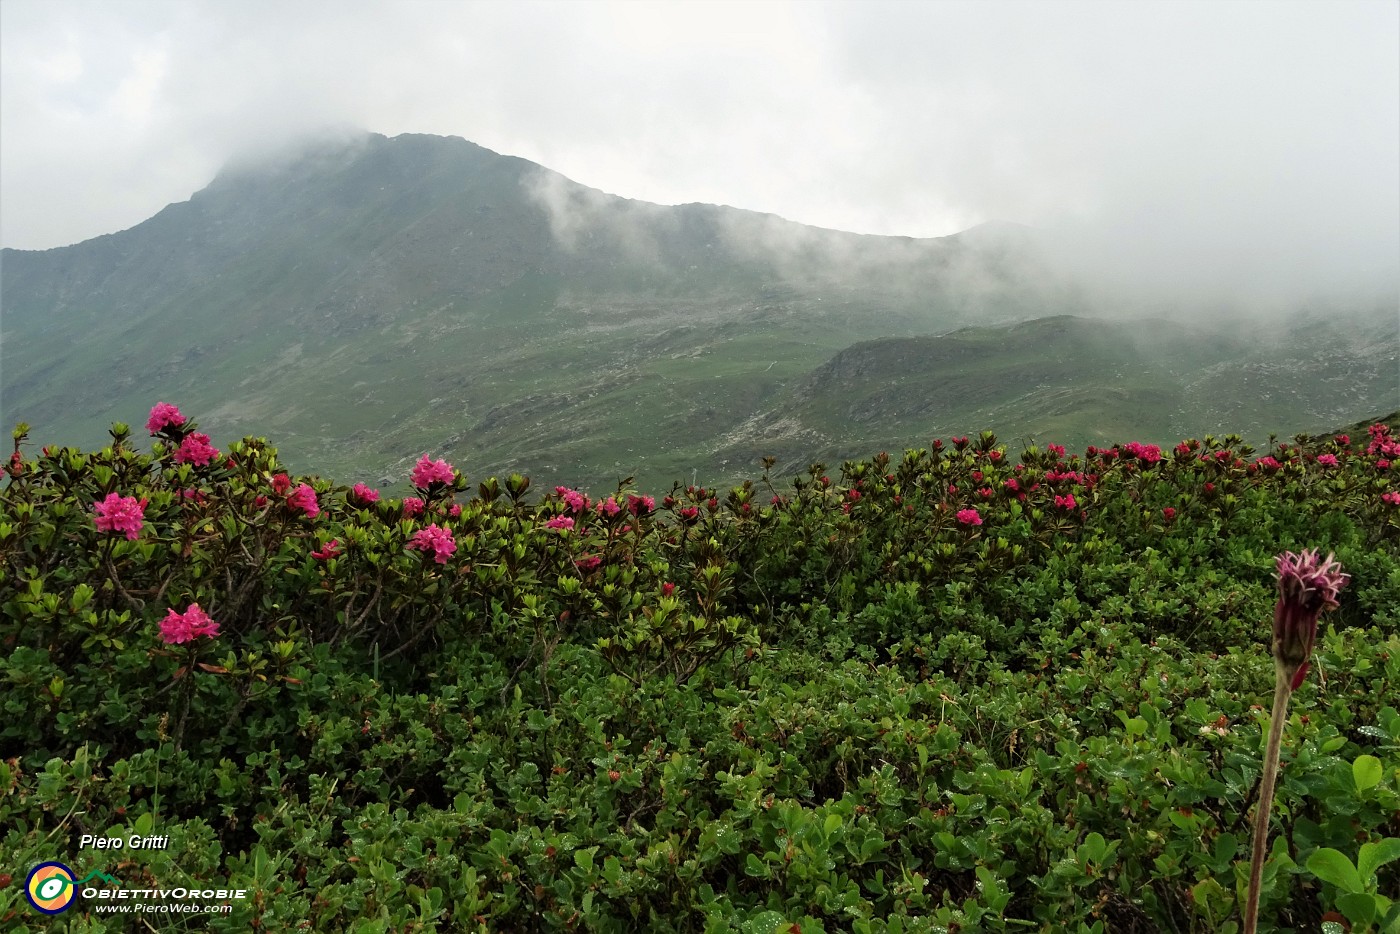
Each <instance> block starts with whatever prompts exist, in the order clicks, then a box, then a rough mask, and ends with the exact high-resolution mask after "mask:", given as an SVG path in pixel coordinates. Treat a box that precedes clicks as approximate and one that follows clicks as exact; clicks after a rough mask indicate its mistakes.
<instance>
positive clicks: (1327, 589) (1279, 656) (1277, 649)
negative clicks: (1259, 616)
mask: <svg viewBox="0 0 1400 934" xmlns="http://www.w3.org/2000/svg"><path fill="white" fill-rule="evenodd" d="M1275 564H1276V566H1277V568H1278V603H1277V604H1276V605H1275V606H1274V641H1273V653H1274V659H1275V661H1276V662H1277V663H1278V664H1279V665H1280V666H1281V668H1282V670H1283V672H1284V674H1286V675H1290V676H1291V678H1292V680H1291V681H1290V682H1289V687H1290V689H1291V690H1294V691H1296V690H1298V686H1299V685H1300V684H1302V683H1303V679H1304V678H1305V677H1307V674H1308V665H1309V663H1310V659H1311V658H1312V650H1313V642H1314V641H1315V640H1316V638H1317V618H1318V616H1320V615H1322V612H1323V611H1324V610H1335V609H1336V608H1337V594H1338V593H1339V592H1340V591H1341V589H1342V588H1343V587H1345V586H1346V585H1347V582H1348V581H1350V580H1351V578H1350V577H1349V576H1348V575H1346V574H1343V573H1342V566H1341V565H1340V564H1338V563H1337V562H1336V561H1335V560H1333V558H1332V555H1331V553H1330V552H1329V553H1328V555H1327V557H1326V558H1319V557H1318V553H1317V551H1316V550H1315V549H1309V550H1308V551H1304V552H1301V553H1299V554H1294V553H1293V552H1291V551H1285V552H1284V553H1283V554H1281V555H1279V556H1278V558H1277V559H1275Z"/></svg>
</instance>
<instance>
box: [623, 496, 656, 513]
mask: <svg viewBox="0 0 1400 934" xmlns="http://www.w3.org/2000/svg"><path fill="white" fill-rule="evenodd" d="M655 508H656V500H655V499H654V498H652V497H650V496H631V495H629V496H628V497H627V511H628V512H630V513H632V515H634V516H640V515H644V514H646V513H649V512H651V511H652V510H654V509H655Z"/></svg>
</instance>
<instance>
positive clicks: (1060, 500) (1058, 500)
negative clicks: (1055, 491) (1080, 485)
mask: <svg viewBox="0 0 1400 934" xmlns="http://www.w3.org/2000/svg"><path fill="white" fill-rule="evenodd" d="M1055 505H1056V506H1059V507H1060V508H1062V509H1073V508H1074V507H1075V506H1076V505H1077V504H1076V503H1075V501H1074V494H1073V493H1069V494H1067V495H1065V496H1056V497H1055Z"/></svg>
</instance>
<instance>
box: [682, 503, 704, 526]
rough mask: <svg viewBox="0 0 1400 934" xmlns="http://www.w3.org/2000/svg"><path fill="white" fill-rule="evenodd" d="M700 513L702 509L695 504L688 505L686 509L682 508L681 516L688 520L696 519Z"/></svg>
mask: <svg viewBox="0 0 1400 934" xmlns="http://www.w3.org/2000/svg"><path fill="white" fill-rule="evenodd" d="M699 515H700V510H699V509H697V508H695V507H694V506H686V507H685V508H684V509H682V510H681V518H682V519H684V520H685V521H687V522H691V521H694V519H695V518H696V517H697V516H699Z"/></svg>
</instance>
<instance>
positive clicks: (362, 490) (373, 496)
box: [350, 483, 379, 508]
mask: <svg viewBox="0 0 1400 934" xmlns="http://www.w3.org/2000/svg"><path fill="white" fill-rule="evenodd" d="M350 502H352V503H354V504H355V505H356V506H359V507H361V508H364V507H366V506H368V505H370V504H371V503H377V502H379V491H378V490H376V489H373V488H371V487H367V486H365V485H364V484H363V483H357V484H355V486H354V488H353V489H352V490H351V491H350Z"/></svg>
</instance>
